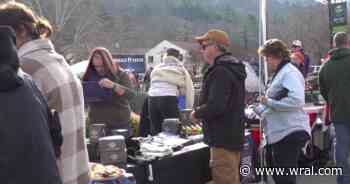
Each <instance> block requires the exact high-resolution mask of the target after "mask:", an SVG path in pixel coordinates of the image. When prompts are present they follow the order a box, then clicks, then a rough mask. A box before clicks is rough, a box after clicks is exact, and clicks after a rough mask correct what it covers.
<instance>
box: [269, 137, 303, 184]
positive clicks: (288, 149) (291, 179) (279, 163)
mask: <svg viewBox="0 0 350 184" xmlns="http://www.w3.org/2000/svg"><path fill="white" fill-rule="evenodd" d="M307 139H309V135H308V134H307V133H306V132H305V131H298V132H293V133H291V134H289V135H288V136H286V137H285V138H283V139H282V140H281V141H279V142H277V143H274V144H271V145H268V146H267V153H266V161H267V166H268V167H269V168H285V172H288V168H297V167H298V159H299V156H300V153H301V148H302V147H303V146H304V145H305V143H306V141H307ZM272 177H273V180H274V181H275V183H276V184H295V183H296V176H293V175H290V174H289V175H288V176H286V175H284V176H278V175H277V174H276V173H275V174H274V175H273V176H272Z"/></svg>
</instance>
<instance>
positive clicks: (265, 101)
mask: <svg viewBox="0 0 350 184" xmlns="http://www.w3.org/2000/svg"><path fill="white" fill-rule="evenodd" d="M258 101H259V102H260V103H261V104H264V105H266V104H267V97H266V96H261V97H259V98H258Z"/></svg>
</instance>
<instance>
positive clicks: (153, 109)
mask: <svg viewBox="0 0 350 184" xmlns="http://www.w3.org/2000/svg"><path fill="white" fill-rule="evenodd" d="M149 115H150V119H151V135H156V134H158V133H160V132H161V131H162V123H163V120H164V119H168V118H179V116H180V114H179V107H178V100H177V97H176V96H158V97H149Z"/></svg>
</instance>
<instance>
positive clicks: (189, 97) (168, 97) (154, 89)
mask: <svg viewBox="0 0 350 184" xmlns="http://www.w3.org/2000/svg"><path fill="white" fill-rule="evenodd" d="M179 57H180V52H179V51H178V50H176V49H173V48H169V49H168V50H167V55H166V56H165V57H164V58H163V62H162V63H161V64H159V65H157V66H156V67H155V68H154V70H153V71H152V73H151V85H150V89H149V91H148V95H149V114H150V119H151V134H152V135H156V134H158V133H160V132H161V131H162V123H163V120H164V119H168V118H179V108H178V96H180V95H183V96H185V99H186V108H189V109H192V107H193V102H194V88H193V82H192V79H191V76H190V74H189V73H188V71H187V70H186V69H185V67H184V66H183V64H182V62H181V61H180V60H179V59H178V58H179Z"/></svg>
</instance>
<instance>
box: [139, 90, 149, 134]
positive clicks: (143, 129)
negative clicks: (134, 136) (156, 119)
mask: <svg viewBox="0 0 350 184" xmlns="http://www.w3.org/2000/svg"><path fill="white" fill-rule="evenodd" d="M148 101H149V97H147V98H146V99H145V101H144V102H143V105H142V111H141V114H140V125H139V131H140V135H139V136H140V137H147V136H148V135H149V134H151V120H150V116H149V110H148V103H149V102H148Z"/></svg>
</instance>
